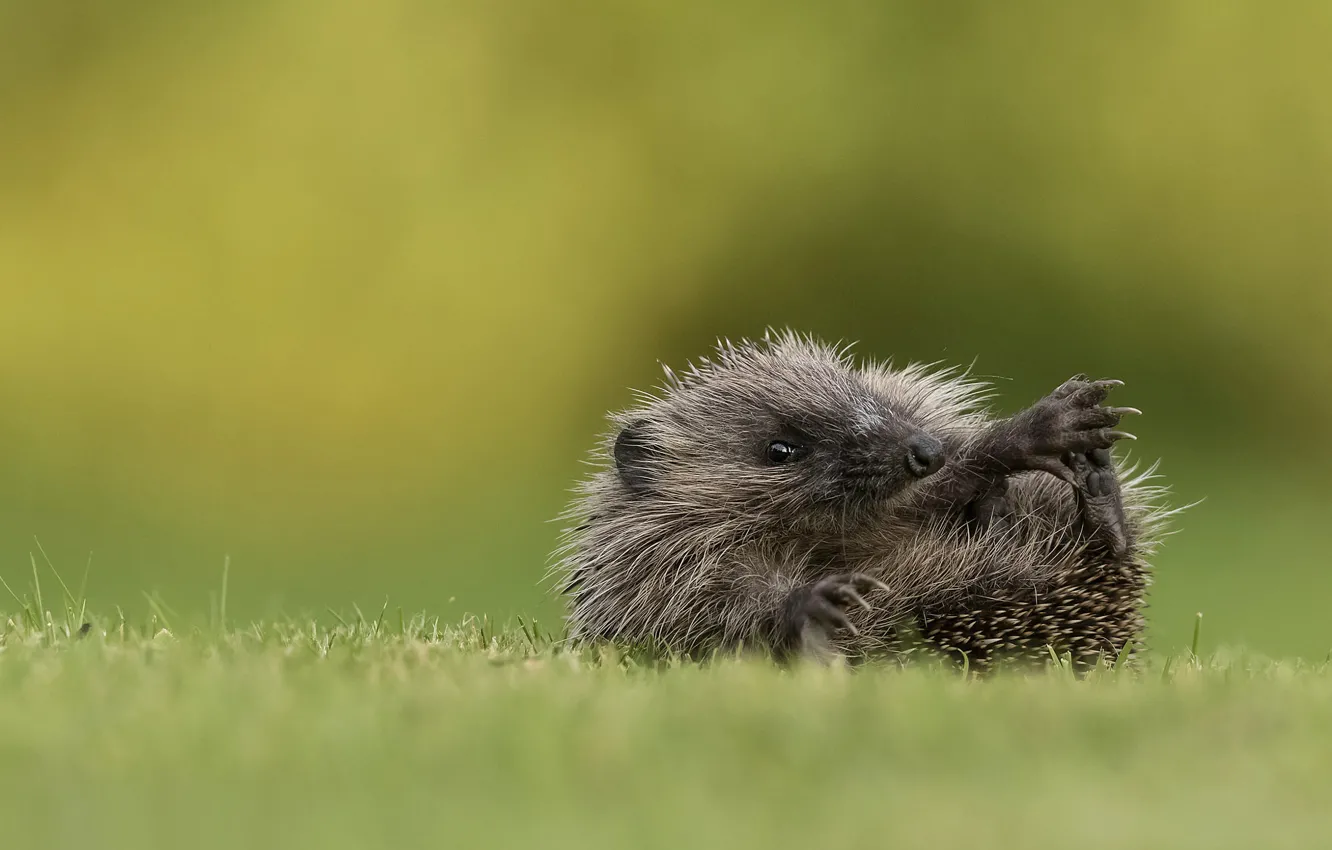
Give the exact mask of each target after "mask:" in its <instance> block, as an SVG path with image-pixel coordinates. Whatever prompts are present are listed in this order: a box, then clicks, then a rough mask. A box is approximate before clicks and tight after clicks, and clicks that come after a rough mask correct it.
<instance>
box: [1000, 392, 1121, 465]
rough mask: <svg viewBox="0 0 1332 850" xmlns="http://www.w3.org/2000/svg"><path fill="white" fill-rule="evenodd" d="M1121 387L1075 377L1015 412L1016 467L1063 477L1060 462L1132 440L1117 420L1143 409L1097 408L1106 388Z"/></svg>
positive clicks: (1107, 393)
mask: <svg viewBox="0 0 1332 850" xmlns="http://www.w3.org/2000/svg"><path fill="white" fill-rule="evenodd" d="M1123 385H1124V382H1123V381H1116V380H1105V381H1091V380H1088V379H1087V378H1086V377H1084V376H1082V375H1079V376H1077V377H1074V378H1071V379H1069V380H1068V381H1065V382H1064V383H1063V384H1062V385H1060V386H1059V388H1058V389H1056V390H1055V391H1054V392H1052V393H1050V394H1049V395H1048V396H1046V397H1045V398H1043V399H1041V400H1040V401H1038V402H1036V404H1034V405H1032V406H1031V407H1029V408H1027V409H1026V410H1025V411H1023V412H1022V413H1019V414H1018V415H1017V416H1015V417H1014V419H1013V422H1014V425H1015V426H1016V428H1017V434H1016V438H1017V439H1016V442H1017V446H1018V451H1019V453H1020V454H1021V455H1023V457H1022V458H1021V459H1020V460H1019V463H1020V464H1021V465H1022V466H1024V467H1025V468H1027V469H1043V470H1046V471H1048V472H1051V473H1053V474H1055V475H1059V476H1060V477H1063V478H1068V477H1069V476H1067V475H1065V474H1063V471H1062V470H1061V469H1059V468H1058V466H1059V465H1060V464H1059V462H1060V459H1061V458H1063V457H1066V456H1068V455H1069V454H1086V453H1088V452H1092V451H1096V450H1099V449H1109V448H1110V447H1111V446H1113V445H1114V444H1115V443H1116V442H1117V441H1119V440H1136V439H1137V437H1134V436H1133V435H1132V434H1129V433H1127V432H1126V431H1117V430H1115V426H1117V425H1118V424H1119V420H1120V419H1121V418H1122V417H1124V416H1127V415H1130V414H1137V413H1141V412H1142V411H1140V410H1138V409H1137V408H1133V407H1106V406H1104V405H1103V404H1102V402H1104V401H1105V398H1106V396H1107V395H1109V394H1110V390H1112V389H1114V388H1115V387H1120V386H1123Z"/></svg>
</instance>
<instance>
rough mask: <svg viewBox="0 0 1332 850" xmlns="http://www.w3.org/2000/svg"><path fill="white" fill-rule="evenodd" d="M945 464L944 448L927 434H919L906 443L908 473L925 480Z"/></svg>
mask: <svg viewBox="0 0 1332 850" xmlns="http://www.w3.org/2000/svg"><path fill="white" fill-rule="evenodd" d="M943 464H944V447H943V444H942V443H940V442H939V441H938V440H936V439H934V438H933V437H931V436H929V435H927V434H917V435H916V436H914V437H912V438H911V439H909V440H907V442H906V468H907V472H910V473H911V474H912V475H914V476H916V477H917V478H925V477H926V476H929V475H933V474H934V473H936V472H938V471H939V469H940V468H941V467H942V466H943Z"/></svg>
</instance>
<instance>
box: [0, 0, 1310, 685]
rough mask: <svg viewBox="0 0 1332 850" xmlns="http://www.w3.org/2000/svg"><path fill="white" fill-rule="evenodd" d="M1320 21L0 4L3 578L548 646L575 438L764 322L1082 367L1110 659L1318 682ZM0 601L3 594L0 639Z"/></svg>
mask: <svg viewBox="0 0 1332 850" xmlns="http://www.w3.org/2000/svg"><path fill="white" fill-rule="evenodd" d="M1330 36H1332V6H1328V5H1326V4H1292V5H1276V6H1272V5H1258V4H1248V5H1243V4H1222V3H1213V2H1201V0H1199V2H1179V3H1171V4H1164V5H1162V4H1156V3H1148V2H1130V3H1116V4H1109V5H1106V4H1099V5H1086V4H1067V5H1058V4H1057V5H1051V4H1037V3H1033V4H1024V3H1017V4H1004V5H1003V6H1002V7H999V6H996V5H994V4H986V3H980V2H976V3H962V4H923V3H922V4H869V3H845V4H833V5H831V6H829V5H826V4H801V3H758V2H748V1H746V2H736V3H731V4H726V5H724V6H722V5H717V4H685V5H680V4H657V3H646V2H637V0H629V2H618V3H593V2H580V1H579V0H572V2H564V3H558V4H550V3H535V2H526V0H517V2H506V3H464V2H433V0H381V2H377V3H362V2H348V1H347V0H273V2H264V3H258V2H236V3H227V4H190V3H179V2H168V0H118V2H115V3H111V2H106V0H65V2H61V3H50V2H47V1H46V0H4V2H3V3H0V463H2V466H0V470H2V471H0V475H2V476H3V477H2V478H0V482H2V483H0V576H4V577H6V578H7V579H8V580H9V581H10V584H11V585H16V586H17V585H20V584H25V583H26V581H27V576H29V575H30V571H31V567H30V566H29V554H30V553H31V552H34V551H35V548H36V546H35V543H34V538H36V539H39V540H40V541H41V543H42V545H43V546H44V547H45V549H46V551H47V552H48V553H49V554H50V555H51V557H52V559H53V560H54V562H55V563H56V565H57V567H59V568H61V569H62V570H63V572H64V574H65V575H66V577H67V578H70V579H71V580H72V581H77V580H78V579H79V578H80V577H81V576H82V574H83V571H84V568H85V564H86V562H87V560H88V557H89V554H90V553H91V557H92V562H91V563H92V566H91V572H90V577H89V592H90V595H91V597H92V600H93V604H94V606H95V607H98V608H99V609H101V610H108V609H110V607H111V606H113V605H117V604H118V605H122V606H124V607H125V608H126V609H127V610H135V609H141V608H143V607H144V606H145V604H146V603H145V600H144V598H143V593H144V592H145V591H159V592H160V593H161V594H162V596H163V597H164V598H165V599H166V600H167V601H168V602H169V603H171V605H172V606H173V607H174V608H175V609H177V610H178V611H179V612H182V613H181V616H183V617H193V616H204V615H205V614H206V612H207V609H208V605H209V594H210V593H214V592H215V591H216V590H217V588H218V586H219V584H220V580H221V574H222V564H223V559H224V557H225V556H228V555H229V556H230V557H231V559H232V561H231V562H232V567H231V581H230V613H231V614H232V615H234V616H235V617H238V618H246V617H262V616H271V615H274V614H278V613H283V612H286V613H291V614H297V613H303V612H313V613H320V612H323V611H324V609H325V608H326V607H333V608H336V609H339V610H346V609H348V608H349V607H350V606H351V605H352V603H356V604H359V605H361V606H362V607H363V608H366V609H368V610H372V611H374V610H378V608H379V607H380V606H382V604H383V602H384V600H385V598H387V599H388V600H389V603H390V605H391V606H394V607H396V606H399V605H401V606H403V607H404V608H406V609H408V610H409V611H415V610H423V609H424V610H428V611H431V612H434V613H438V614H440V615H441V616H443V617H445V618H449V619H456V618H460V617H462V616H463V615H464V614H465V613H485V614H488V615H490V616H492V617H496V618H499V619H505V618H509V617H512V616H514V615H515V614H524V615H535V616H536V617H537V618H538V619H539V620H542V621H544V622H548V623H552V624H553V623H554V622H555V621H556V620H557V618H558V616H559V613H560V610H561V609H560V607H559V605H558V604H557V603H556V602H554V601H553V600H552V599H551V597H550V596H549V589H548V588H547V587H546V586H543V585H542V584H541V578H542V576H543V574H544V572H545V570H546V564H547V553H548V552H549V551H550V550H551V549H552V548H553V546H554V544H555V542H556V538H557V535H558V532H559V526H558V524H557V523H555V522H553V518H554V517H555V516H556V515H557V514H558V513H559V511H560V509H561V507H562V506H563V504H564V503H565V500H566V498H567V497H568V490H569V488H570V486H571V485H572V483H573V481H574V480H575V479H576V478H577V477H578V476H580V475H582V474H583V473H584V472H585V471H586V469H587V467H586V466H585V464H584V458H585V457H586V454H587V452H588V451H589V450H590V449H591V448H592V446H593V444H594V442H595V438H596V436H597V434H598V433H599V432H600V430H601V429H602V427H603V424H604V420H603V415H604V413H605V411H606V410H608V409H610V408H614V407H616V406H619V405H623V404H625V403H627V402H629V401H630V399H631V388H633V387H640V388H648V387H651V386H652V385H653V384H655V383H656V382H657V380H658V378H659V375H660V372H659V367H658V361H659V360H660V361H664V362H667V363H671V364H675V365H679V364H681V363H682V362H684V361H685V360H687V359H688V358H690V357H694V356H696V355H699V354H702V353H705V352H706V349H707V347H708V346H709V345H711V344H712V342H713V341H714V340H715V339H716V338H717V337H719V336H731V337H734V336H742V335H750V334H757V333H761V332H762V330H763V329H764V328H765V327H767V326H790V327H796V328H799V329H803V330H808V331H813V332H816V333H818V334H820V335H822V336H825V337H827V338H830V339H837V340H858V341H859V344H858V346H857V350H858V351H859V352H861V353H862V354H866V355H870V356H875V357H889V356H893V357H895V358H897V359H898V360H907V359H924V360H940V359H942V360H947V361H952V362H959V363H971V362H973V361H974V362H975V368H976V370H977V371H978V372H980V373H982V374H986V375H992V376H999V377H1001V381H1000V385H1001V388H1002V393H1003V396H1002V398H1003V404H1004V406H1005V407H1006V408H1008V409H1013V408H1016V407H1018V406H1020V405H1022V404H1025V403H1028V402H1030V401H1032V400H1033V399H1035V398H1036V397H1038V396H1040V395H1041V394H1043V393H1044V392H1045V391H1047V390H1048V389H1050V388H1052V387H1053V386H1055V385H1056V384H1058V383H1059V382H1060V381H1062V380H1063V379H1064V378H1066V377H1068V376H1069V375H1070V374H1072V373H1074V372H1078V371H1087V372H1091V373H1095V374H1101V375H1113V376H1115V377H1119V378H1122V379H1124V380H1125V381H1127V382H1128V386H1127V387H1126V388H1125V389H1124V390H1122V391H1121V392H1120V394H1119V395H1118V396H1117V399H1116V400H1117V401H1122V402H1123V403H1127V404H1134V405H1136V406H1139V407H1142V408H1143V409H1144V410H1145V411H1146V415H1145V416H1144V417H1142V419H1141V420H1139V421H1136V422H1135V423H1134V430H1135V431H1136V432H1137V433H1138V434H1139V436H1140V438H1141V439H1140V441H1139V442H1138V443H1136V444H1135V446H1134V450H1135V451H1134V454H1135V456H1136V457H1139V458H1143V459H1146V460H1153V459H1156V458H1158V457H1159V458H1161V459H1162V461H1163V463H1162V472H1163V474H1164V475H1165V476H1166V477H1167V479H1168V481H1169V483H1171V485H1172V486H1173V487H1174V490H1175V494H1176V495H1175V500H1176V501H1177V502H1178V503H1187V502H1195V501H1198V500H1203V501H1202V502H1201V504H1199V505H1198V506H1197V507H1195V508H1194V509H1192V510H1191V511H1190V512H1189V513H1188V514H1186V515H1185V517H1183V518H1182V519H1181V521H1180V523H1179V528H1180V531H1179V533H1178V534H1177V535H1176V536H1175V537H1173V538H1172V539H1171V540H1170V541H1169V542H1168V543H1167V545H1166V547H1165V549H1164V550H1163V553H1162V555H1161V557H1160V559H1159V575H1158V581H1157V585H1156V588H1155V591H1154V595H1153V601H1152V612H1153V638H1154V640H1155V641H1156V643H1157V644H1158V645H1160V646H1162V647H1163V648H1173V647H1175V646H1179V645H1183V644H1185V643H1186V642H1187V640H1188V637H1189V634H1190V632H1191V630H1192V623H1193V615H1194V612H1196V611H1202V612H1204V613H1205V615H1206V619H1205V628H1204V642H1205V643H1206V644H1208V645H1215V644H1218V643H1243V644H1246V645H1248V646H1251V647H1253V648H1255V649H1257V650H1259V651H1262V652H1265V653H1271V654H1280V655H1304V656H1308V657H1312V658H1319V659H1321V658H1322V657H1324V656H1325V655H1326V654H1327V652H1328V651H1329V649H1332V618H1329V616H1328V612H1329V607H1330V606H1329V602H1332V577H1329V569H1328V566H1329V565H1328V555H1327V553H1328V552H1329V551H1332V520H1330V519H1329V517H1328V509H1329V507H1332V505H1330V504H1329V496H1328V481H1329V472H1332V468H1330V467H1332V463H1330V461H1332V451H1329V448H1328V437H1327V433H1328V428H1327V423H1328V422H1329V418H1330V417H1332V399H1330V398H1329V395H1328V393H1327V391H1326V390H1327V387H1328V379H1329V375H1330V374H1332V343H1329V337H1328V332H1329V322H1330V320H1332V289H1329V280H1330V279H1332V238H1329V227H1330V226H1332V89H1329V87H1328V85H1327V81H1328V80H1329V79H1332V58H1330V57H1332V53H1330V52H1329V51H1328V50H1327V45H1328V44H1329V37H1330ZM3 607H5V605H4V604H3V601H0V608H3Z"/></svg>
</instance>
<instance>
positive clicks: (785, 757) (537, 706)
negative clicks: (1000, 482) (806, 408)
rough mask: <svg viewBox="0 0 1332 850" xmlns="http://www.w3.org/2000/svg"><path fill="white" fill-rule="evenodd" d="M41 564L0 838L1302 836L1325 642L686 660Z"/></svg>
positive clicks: (1109, 840) (1325, 755) (1315, 822)
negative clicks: (289, 609)
mask: <svg viewBox="0 0 1332 850" xmlns="http://www.w3.org/2000/svg"><path fill="white" fill-rule="evenodd" d="M39 578H40V576H39V575H38V570H37V568H36V565H35V564H34V572H33V578H32V582H31V584H32V586H31V587H30V588H29V590H28V592H26V593H24V594H22V595H17V594H15V595H14V598H13V600H12V603H13V604H12V610H13V611H14V613H12V614H9V615H5V616H0V845H3V846H5V847H23V846H47V847H89V846H97V847H121V846H124V847H136V848H143V847H173V848H174V847H192V848H208V847H247V848H248V847H320V848H339V847H387V846H393V845H402V846H430V847H454V846H458V847H462V846H487V847H532V848H544V847H578V848H603V847H604V848H629V847H662V848H687V847H694V846H699V847H727V848H744V847H763V848H774V847H802V848H812V847H843V846H891V847H931V848H939V847H949V846H965V847H968V848H974V847H1021V848H1044V847H1050V848H1068V847H1078V848H1082V847H1089V848H1095V847H1132V848H1150V847H1162V848H1167V847H1168V848H1182V847H1185V848H1186V847H1200V848H1201V847H1207V848H1225V847H1236V848H1240V847H1243V848H1253V847H1260V846H1261V847H1265V848H1266V847H1304V846H1317V845H1320V844H1322V843H1324V842H1326V840H1327V839H1328V837H1329V836H1332V807H1329V806H1328V803H1327V801H1328V797H1329V792H1330V791H1332V757H1330V755H1332V722H1329V717H1332V671H1329V669H1328V665H1327V664H1326V663H1322V664H1307V663H1293V662H1287V663H1278V662H1273V661H1269V660H1265V659H1258V658H1249V657H1245V656H1243V655H1240V654H1220V655H1216V656H1214V657H1209V658H1206V659H1204V658H1200V657H1198V655H1197V653H1196V652H1195V651H1192V650H1188V649H1185V650H1183V651H1181V652H1179V653H1178V654H1176V655H1174V656H1173V657H1169V658H1167V657H1152V658H1149V659H1148V660H1147V662H1146V664H1145V665H1144V666H1143V667H1142V668H1141V669H1136V670H1128V669H1120V670H1114V669H1110V668H1107V669H1104V670H1101V671H1097V672H1096V673H1094V674H1093V675H1092V676H1091V677H1089V678H1088V679H1081V680H1080V679H1076V678H1074V677H1073V676H1071V675H1069V674H1067V673H1066V672H1064V671H1063V670H1062V669H1061V668H1060V667H1059V666H1058V665H1054V664H1052V666H1051V669H1050V670H1049V671H1048V672H1045V673H1043V674H1025V675H1019V674H1016V673H1014V674H1009V675H1004V676H999V677H997V678H994V679H991V680H985V681H978V680H976V679H974V678H971V677H964V676H962V675H960V674H959V673H958V672H956V671H948V670H944V669H938V668H931V667H919V668H912V669H907V670H889V669H867V670H861V671H857V672H850V671H847V670H845V669H839V668H831V669H822V668H808V669H804V668H802V669H796V670H786V671H784V670H779V669H776V668H775V667H773V666H772V665H769V664H765V663H760V662H755V661H752V660H748V661H746V660H738V659H730V658H727V659H718V660H715V661H714V662H713V663H710V664H706V665H691V664H683V663H678V662H674V661H671V660H652V659H648V658H644V657H633V656H621V655H618V654H616V653H614V652H613V651H611V650H608V649H604V650H597V651H584V652H572V651H568V650H565V649H561V648H560V647H558V646H557V645H555V644H554V643H553V642H552V641H551V640H550V639H549V638H548V636H546V635H545V633H544V630H542V629H541V628H540V627H538V626H536V625H534V624H531V623H522V622H520V623H518V624H516V625H515V626H514V627H513V628H508V629H498V630H497V629H495V628H494V627H493V625H492V624H489V623H486V622H485V621H475V620H472V621H468V622H465V623H463V624H461V625H458V626H447V625H444V624H441V623H439V622H437V621H434V620H431V619H429V618H426V617H424V616H419V615H418V616H414V617H408V616H405V615H403V614H401V613H400V612H398V611H397V610H396V609H390V608H389V607H388V606H385V607H384V608H383V609H382V610H379V611H372V612H368V613H366V612H361V611H355V612H353V613H351V614H349V615H344V614H335V613H333V612H329V613H328V615H327V616H326V617H323V618H319V619H320V620H322V622H320V621H315V620H310V621H287V622H278V623H251V624H248V625H243V626H242V625H238V624H231V623H228V622H227V620H226V617H225V613H224V612H225V602H224V601H223V600H224V598H225V593H223V594H220V597H221V598H220V599H219V601H218V602H219V604H218V605H217V606H215V611H216V613H215V615H214V618H213V620H212V622H210V623H208V624H206V625H201V626H199V627H193V628H185V627H179V626H175V624H173V622H172V620H173V617H172V612H171V610H170V609H169V608H168V607H167V606H165V605H163V604H162V603H161V602H160V600H152V601H151V604H150V605H149V606H148V609H149V613H148V614H147V615H146V616H145V617H142V618H139V619H137V620H133V621H131V620H128V619H126V618H125V617H124V616H123V615H122V614H119V613H117V614H116V615H114V616H110V617H105V618H103V617H98V616H90V615H89V614H88V609H87V606H86V605H85V604H84V602H83V600H82V599H81V596H80V594H78V593H75V592H73V591H71V590H70V589H69V587H68V586H67V585H65V584H64V583H63V582H59V581H56V582H53V584H54V585H55V588H56V589H55V590H54V591H53V590H52V588H51V586H50V583H49V584H48V585H42V584H41V583H40V582H39ZM39 595H40V599H41V603H40V604H39V602H38V597H39ZM57 596H58V598H59V600H60V601H59V602H56V599H57ZM48 611H49V613H48ZM85 622H86V623H89V624H90V625H89V626H88V627H87V628H84V623H85ZM1195 634H1196V633H1195ZM1196 646H1197V640H1196V638H1195V648H1196Z"/></svg>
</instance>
